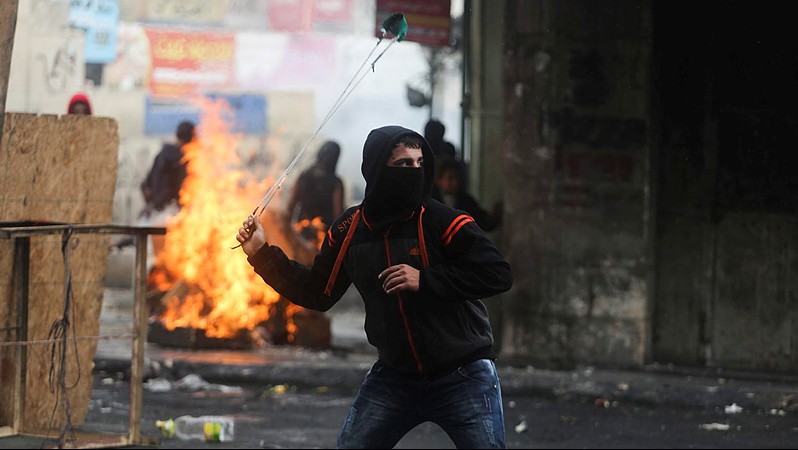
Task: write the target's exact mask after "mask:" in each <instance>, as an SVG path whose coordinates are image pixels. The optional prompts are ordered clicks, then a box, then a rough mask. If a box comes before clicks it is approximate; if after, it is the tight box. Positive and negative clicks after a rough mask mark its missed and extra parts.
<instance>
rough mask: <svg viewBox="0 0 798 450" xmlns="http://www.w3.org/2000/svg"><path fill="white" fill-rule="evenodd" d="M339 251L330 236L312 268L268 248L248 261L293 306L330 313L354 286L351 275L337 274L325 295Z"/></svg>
mask: <svg viewBox="0 0 798 450" xmlns="http://www.w3.org/2000/svg"><path fill="white" fill-rule="evenodd" d="M338 250H339V248H338V246H336V245H334V244H333V243H332V242H331V240H330V235H329V234H328V236H327V237H326V238H325V239H324V243H323V244H322V247H321V251H320V252H319V253H318V254H317V255H316V257H315V258H314V260H313V265H312V266H311V267H307V266H305V265H303V264H300V263H298V262H296V261H294V260H292V259H289V258H288V256H287V255H286V254H285V253H284V252H283V251H282V249H280V247H277V246H275V245H269V244H266V245H264V246H263V247H262V248H261V249H260V250H259V251H258V253H256V254H254V255H252V256H250V257H249V258H247V260H248V261H249V263H250V264H251V265H252V266H253V268H254V269H255V272H256V273H257V274H258V275H260V276H261V278H263V281H265V282H266V283H267V284H268V285H269V286H271V287H272V288H274V290H275V291H277V292H278V293H279V294H280V295H282V296H283V297H285V298H287V299H288V300H290V301H291V303H294V304H297V305H299V306H302V307H304V308H308V309H313V310H316V311H327V310H328V309H330V308H331V307H332V306H333V305H334V304H335V303H337V302H338V300H340V299H341V297H342V296H343V295H344V293H345V292H346V290H347V288H348V287H349V285H350V284H351V281H350V279H349V277H348V275H347V274H346V273H345V271H342V272H341V273H340V274H337V277H336V278H335V284H334V285H333V288H332V291H331V293H330V294H329V295H327V294H325V293H324V291H325V288H326V286H327V282H328V280H329V279H330V274H331V273H332V269H333V266H334V264H335V260H336V258H337V256H338Z"/></svg>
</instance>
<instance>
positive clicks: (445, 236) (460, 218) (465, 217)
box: [441, 214, 474, 241]
mask: <svg viewBox="0 0 798 450" xmlns="http://www.w3.org/2000/svg"><path fill="white" fill-rule="evenodd" d="M468 219H471V216H469V215H468V214H463V215H460V216H457V217H456V218H455V219H454V220H453V221H452V223H451V225H449V228H447V229H446V231H445V232H444V233H443V236H442V237H441V239H442V240H444V241H446V240H447V239H448V238H449V234H450V233H451V232H452V230H454V228H455V227H457V224H458V223H460V222H461V221H463V220H468ZM471 220H474V219H471Z"/></svg>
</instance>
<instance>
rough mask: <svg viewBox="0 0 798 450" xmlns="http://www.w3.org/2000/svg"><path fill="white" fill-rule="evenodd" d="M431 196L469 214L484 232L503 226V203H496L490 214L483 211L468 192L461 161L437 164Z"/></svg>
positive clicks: (445, 161)
mask: <svg viewBox="0 0 798 450" xmlns="http://www.w3.org/2000/svg"><path fill="white" fill-rule="evenodd" d="M431 196H432V198H434V199H436V200H438V201H439V202H441V203H444V204H445V205H446V206H448V207H450V208H454V209H459V210H461V211H465V212H467V213H468V214H470V215H471V217H473V218H474V220H475V221H476V222H477V225H479V227H480V228H482V229H483V230H484V231H492V230H494V229H495V228H496V227H498V226H499V225H500V224H501V218H502V211H501V209H502V208H501V203H496V205H494V207H493V210H492V211H490V212H489V211H486V210H485V209H483V208H482V207H481V206H480V205H479V203H478V202H477V200H476V199H475V198H474V197H472V196H471V194H469V193H468V192H467V191H466V189H465V187H464V183H463V176H462V169H461V167H460V163H459V161H455V160H451V159H445V160H443V161H440V162H438V163H437V165H436V168H435V186H434V187H433V189H432V194H431Z"/></svg>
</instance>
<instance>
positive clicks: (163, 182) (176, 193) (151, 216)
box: [120, 121, 195, 270]
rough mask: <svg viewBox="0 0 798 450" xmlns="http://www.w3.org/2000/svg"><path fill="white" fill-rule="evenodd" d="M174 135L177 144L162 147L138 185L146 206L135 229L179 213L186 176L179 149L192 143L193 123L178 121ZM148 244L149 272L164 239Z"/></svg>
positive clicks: (155, 237)
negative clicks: (181, 189)
mask: <svg viewBox="0 0 798 450" xmlns="http://www.w3.org/2000/svg"><path fill="white" fill-rule="evenodd" d="M175 136H176V137H177V142H176V143H165V144H163V146H162V147H161V151H160V152H159V153H158V155H156V156H155V160H154V161H153V163H152V167H151V168H150V171H149V173H148V174H147V177H146V178H145V179H144V181H143V182H142V183H141V193H142V195H144V201H145V202H146V203H145V205H144V209H142V211H141V213H140V214H139V219H138V223H137V225H139V226H152V227H165V226H166V225H167V224H168V222H169V220H170V219H171V218H172V217H174V216H175V215H177V213H178V212H179V211H180V206H181V205H180V188H181V187H182V186H183V181H184V180H185V179H186V175H187V171H186V161H184V160H183V156H184V154H183V146H184V145H186V144H188V143H189V142H191V141H192V140H194V137H195V133H194V123H193V122H190V121H183V122H180V124H179V125H178V126H177V130H176V132H175ZM148 242H149V243H151V245H148V246H147V247H148V248H147V250H148V254H147V268H148V269H150V270H152V268H153V267H154V266H155V262H156V259H157V256H158V254H159V253H160V252H161V251H162V250H163V246H164V242H165V236H162V235H150V236H149V237H148ZM120 246H121V245H120Z"/></svg>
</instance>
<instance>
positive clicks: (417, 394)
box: [338, 359, 507, 448]
mask: <svg viewBox="0 0 798 450" xmlns="http://www.w3.org/2000/svg"><path fill="white" fill-rule="evenodd" d="M424 422H433V423H436V424H438V425H439V426H440V427H441V428H443V430H444V431H445V432H446V434H447V435H449V437H450V438H451V439H452V441H453V442H454V444H455V446H457V448H507V446H506V443H505V439H504V409H503V407H502V394H501V386H500V385H499V375H498V373H497V372H496V365H495V364H494V363H493V361H491V360H489V359H481V360H478V361H474V362H472V363H470V364H466V365H464V366H462V367H460V368H458V369H457V370H455V371H453V372H452V373H450V374H448V375H446V376H444V377H442V378H439V379H436V380H434V381H429V380H421V379H416V378H410V377H407V376H405V375H402V374H400V373H397V372H396V371H393V370H391V369H389V368H388V367H385V365H384V364H383V363H382V362H381V361H379V360H377V362H375V363H374V365H373V366H372V367H371V370H369V373H368V375H366V379H365V380H364V381H363V384H361V385H360V391H359V392H358V394H357V397H355V399H354V401H353V402H352V405H351V407H350V408H349V414H348V415H347V417H346V420H345V421H344V425H343V428H342V429H341V433H340V434H339V435H338V448H393V447H394V446H395V445H396V443H397V442H399V441H400V440H401V439H402V437H403V436H404V435H405V434H407V432H409V431H410V430H412V429H413V428H415V427H416V426H417V425H419V424H422V423H424Z"/></svg>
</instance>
